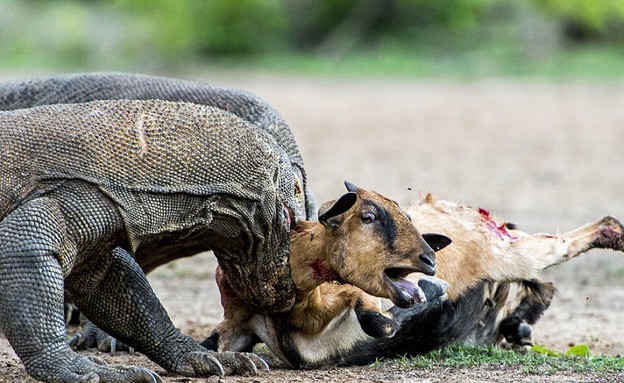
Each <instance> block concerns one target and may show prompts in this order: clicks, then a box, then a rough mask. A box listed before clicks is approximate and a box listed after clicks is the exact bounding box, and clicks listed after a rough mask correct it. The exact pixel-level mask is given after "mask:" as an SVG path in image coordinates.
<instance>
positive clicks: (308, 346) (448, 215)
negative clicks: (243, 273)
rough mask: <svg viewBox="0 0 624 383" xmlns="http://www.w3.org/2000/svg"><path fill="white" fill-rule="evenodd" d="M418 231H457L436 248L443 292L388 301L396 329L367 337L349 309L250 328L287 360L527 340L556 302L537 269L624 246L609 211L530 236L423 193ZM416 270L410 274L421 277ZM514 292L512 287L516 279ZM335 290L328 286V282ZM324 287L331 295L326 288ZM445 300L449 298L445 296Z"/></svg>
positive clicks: (360, 360) (336, 359) (320, 360)
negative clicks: (416, 300) (301, 325)
mask: <svg viewBox="0 0 624 383" xmlns="http://www.w3.org/2000/svg"><path fill="white" fill-rule="evenodd" d="M406 210H407V213H408V214H409V215H410V216H411V217H412V221H413V223H414V225H415V226H416V227H418V228H419V230H420V231H423V232H436V233H440V234H443V235H446V236H448V237H450V238H452V239H453V245H452V246H448V247H446V248H444V249H442V250H440V252H439V253H438V254H437V263H436V265H437V266H436V276H437V277H439V278H441V279H443V280H446V281H448V282H449V288H448V290H447V292H446V295H445V296H444V297H441V298H437V299H430V300H428V301H427V302H424V303H422V304H419V305H414V306H412V307H409V308H401V307H397V306H396V305H395V306H393V307H390V308H389V310H388V311H386V312H385V313H384V314H385V316H386V317H390V318H392V320H393V321H395V324H396V333H395V335H394V336H393V337H391V338H389V337H377V338H375V337H371V336H369V335H367V334H366V333H365V332H364V331H362V329H361V328H360V324H359V322H358V320H357V315H356V313H355V312H354V309H352V308H345V310H343V311H341V312H340V314H338V315H336V316H335V317H334V318H333V320H331V322H330V323H328V324H327V325H326V326H325V327H324V328H323V330H322V331H321V332H319V333H316V334H305V333H302V332H301V331H297V330H296V329H293V328H291V327H289V325H288V323H287V321H285V320H284V319H283V318H282V317H279V316H272V315H271V316H269V315H264V314H254V315H253V317H252V318H251V320H250V321H249V323H250V324H251V326H252V327H253V329H254V333H255V334H257V335H258V337H259V338H260V339H261V340H262V341H263V342H264V343H266V344H267V345H268V346H269V349H270V350H271V351H272V352H273V353H274V354H275V355H276V356H277V357H278V358H279V359H280V360H281V361H282V362H284V364H286V365H287V366H290V367H299V368H300V367H314V366H320V365H353V364H364V363H370V362H372V361H374V360H375V359H376V358H380V357H395V356H397V355H406V354H408V355H415V354H422V353H426V352H429V351H431V350H433V349H436V348H440V347H443V346H446V345H449V344H453V343H464V344H471V345H477V344H497V343H499V342H501V341H502V340H503V339H506V340H507V341H508V342H511V343H515V344H519V345H525V344H531V342H532V340H531V324H534V323H535V322H536V321H537V320H538V319H539V317H540V316H541V315H542V313H543V312H544V311H545V310H546V309H547V308H548V306H549V305H550V302H551V299H552V297H553V294H554V293H555V288H554V286H553V285H552V283H549V282H545V281H541V280H539V279H537V277H538V276H539V274H540V272H541V271H542V270H544V269H546V268H548V267H550V266H553V265H557V264H559V263H562V262H565V261H567V260H569V259H571V258H574V257H576V256H578V255H580V254H582V253H584V252H586V251H588V250H590V249H593V248H605V249H612V250H617V251H624V240H623V233H624V227H622V225H621V224H620V222H618V221H617V220H616V219H614V218H612V217H605V218H602V219H600V220H598V221H595V222H593V223H590V224H587V225H584V226H582V227H580V228H578V229H575V230H572V231H569V232H566V233H563V234H559V235H550V234H532V235H531V234H527V233H524V232H522V231H520V230H517V229H516V228H515V226H513V225H509V224H498V223H496V221H495V220H494V219H493V218H492V216H491V215H490V213H489V212H488V211H487V210H484V209H477V208H473V207H470V206H466V205H461V204H456V203H452V202H448V201H443V200H437V199H436V198H434V197H433V196H432V195H431V194H427V195H426V196H425V197H424V198H422V199H421V200H420V202H418V203H415V204H412V205H411V206H410V207H408V208H407V209H406ZM418 278H420V276H418V274H417V273H415V274H412V275H409V276H406V277H405V279H406V280H410V281H412V283H414V281H416V280H418ZM513 286H517V288H518V292H517V294H516V295H515V296H514V295H511V287H513ZM328 290H331V286H328ZM322 293H323V294H331V292H328V291H322ZM445 298H446V299H445Z"/></svg>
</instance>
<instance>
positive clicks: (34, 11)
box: [0, 0, 624, 74]
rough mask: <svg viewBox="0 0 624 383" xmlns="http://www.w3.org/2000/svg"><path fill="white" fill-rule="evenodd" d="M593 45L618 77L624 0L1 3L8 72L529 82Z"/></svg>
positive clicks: (1, 41) (1, 62)
mask: <svg viewBox="0 0 624 383" xmlns="http://www.w3.org/2000/svg"><path fill="white" fill-rule="evenodd" d="M588 42H590V43H591V44H592V47H591V52H594V53H595V52H607V53H606V55H605V57H606V58H607V61H608V63H607V64H605V65H606V66H607V67H609V68H611V67H614V66H617V64H611V61H612V60H615V61H618V60H620V59H621V58H622V57H621V56H618V54H617V53H613V52H617V51H618V50H621V48H622V46H623V45H624V0H531V1H515V0H444V1H440V0H383V1H381V0H237V1H232V0H82V1H80V0H21V1H20V0H0V66H4V67H37V66H61V67H63V68H68V69H75V68H91V69H102V68H107V69H108V68H121V69H124V68H134V67H141V68H142V69H170V68H176V67H184V66H185V65H189V64H190V63H201V62H206V61H210V62H223V61H225V62H233V61H232V60H234V61H235V62H238V63H241V62H242V63H250V62H254V63H260V64H261V65H268V66H271V65H274V64H277V66H278V67H279V66H280V63H281V64H282V65H281V66H283V64H284V63H289V62H290V63H295V64H296V63H299V62H301V61H302V60H308V62H309V63H311V64H310V65H313V64H314V63H323V62H331V61H333V62H355V63H356V66H358V65H359V66H364V67H366V66H367V65H366V64H363V62H364V61H366V60H369V59H370V64H369V65H370V66H374V65H375V61H376V60H377V61H379V62H380V63H381V64H382V66H383V65H388V66H390V67H391V66H392V65H396V67H397V70H400V69H401V68H406V72H409V71H410V70H413V71H415V72H419V71H420V72H425V73H424V74H426V72H427V71H434V72H435V71H437V70H439V69H440V68H441V69H442V70H444V68H446V67H449V68H456V69H457V68H463V67H466V68H471V69H470V71H472V72H477V73H481V72H484V73H488V72H494V73H500V72H501V71H503V72H506V71H509V72H513V71H516V72H519V73H522V70H523V68H524V70H527V68H531V67H532V66H534V65H535V64H536V63H538V64H539V63H546V67H547V66H548V65H553V64H552V63H556V62H558V61H560V62H561V61H566V60H567V56H568V55H569V54H570V52H571V51H574V50H575V49H577V48H578V47H582V46H587V45H588V44H587V43H588ZM596 47H599V49H597V48H596ZM583 54H585V53H583ZM581 56H582V55H581ZM293 60H294V61H293ZM405 61H408V63H405ZM410 62H411V63H410ZM384 63H385V64H384ZM393 63H394V64H393ZM583 65H584V64H581V66H583ZM603 66H604V65H603ZM409 68H411V69H409ZM542 68H544V67H543V66H542ZM460 70H461V69H460ZM542 70H544V69H542ZM622 72H624V69H622ZM434 74H435V73H434Z"/></svg>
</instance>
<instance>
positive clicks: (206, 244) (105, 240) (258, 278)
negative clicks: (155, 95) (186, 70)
mask: <svg viewBox="0 0 624 383" xmlns="http://www.w3.org/2000/svg"><path fill="white" fill-rule="evenodd" d="M301 201H302V200H301V199H300V198H299V199H298V198H297V188H296V187H295V179H294V176H293V171H292V168H291V165H290V160H289V159H288V156H287V155H286V154H285V153H284V151H283V150H282V149H281V148H280V147H279V146H278V145H277V144H276V142H275V140H274V139H273V138H272V137H271V136H270V135H268V134H267V133H265V132H263V131H262V130H260V129H258V128H257V127H256V126H254V125H251V124H249V123H248V122H246V121H244V120H242V119H240V118H238V117H236V116H234V115H232V114H230V113H228V112H225V111H223V110H220V109H217V108H212V107H205V106H199V105H196V104H189V103H174V102H166V101H158V100H149V101H133V100H121V101H95V102H90V103H84V104H63V105H52V106H40V107H35V108H31V109H21V110H15V111H10V112H0V238H1V239H0V326H1V327H0V330H2V332H4V334H5V335H6V337H7V338H8V340H9V342H10V343H11V345H12V347H13V348H14V350H15V351H16V353H17V354H18V356H19V357H20V358H21V360H22V361H23V363H24V365H25V367H26V370H27V372H28V373H29V374H31V375H32V376H33V377H35V378H37V379H41V380H44V381H48V382H73V381H89V382H92V381H97V378H98V377H99V381H101V382H125V381H131V382H154V381H157V379H160V378H159V377H158V376H157V375H156V374H155V373H153V372H151V371H148V370H146V369H140V368H112V367H108V366H105V365H100V364H98V363H96V362H94V361H93V360H91V359H89V358H86V357H83V356H80V355H78V354H76V353H75V352H74V351H72V350H71V349H70V348H69V346H68V345H67V342H66V339H65V327H64V320H63V299H64V297H63V295H64V294H63V291H65V294H67V295H69V296H70V297H71V299H72V300H73V301H74V302H75V303H76V305H77V306H78V308H79V309H80V310H81V311H82V312H83V313H84V314H85V315H86V316H87V317H88V318H89V319H90V320H91V321H93V322H94V323H95V324H96V325H97V326H100V327H101V328H102V329H103V330H105V331H107V332H108V333H110V334H111V335H113V336H115V337H116V338H117V339H120V340H121V341H123V342H125V343H127V344H128V345H130V346H132V347H135V348H136V349H137V350H139V351H141V352H143V353H144V354H145V355H147V356H148V357H149V358H150V359H152V360H153V361H155V362H156V363H158V364H159V365H160V366H162V367H163V368H165V369H167V370H168V371H172V372H174V373H178V374H183V375H188V376H198V375H210V374H221V375H222V374H224V373H225V374H228V373H235V372H243V371H251V372H255V371H257V367H263V366H264V364H263V362H262V360H261V359H259V358H258V357H257V356H254V355H251V354H238V353H214V352H211V351H207V350H206V349H204V348H202V347H201V346H199V345H198V344H197V343H196V342H194V341H193V340H192V339H191V338H189V337H186V336H184V335H182V334H180V333H179V331H177V330H176V329H175V328H174V326H173V324H172V323H171V321H170V319H169V317H168V316H167V314H166V312H165V310H164V308H163V307H162V306H161V305H160V303H159V301H158V299H157V298H156V297H155V295H154V293H153V292H152V290H151V288H150V286H149V284H148V282H147V280H146V278H145V275H144V273H143V272H142V271H141V270H140V268H139V267H138V265H137V263H138V264H140V263H141V261H142V260H143V257H145V256H146V255H150V256H153V254H154V253H155V252H154V249H156V248H163V247H164V248H167V247H175V248H176V249H178V250H180V251H182V252H188V253H190V252H198V251H204V250H208V249H212V250H213V251H214V253H215V255H216V257H217V260H218V262H219V265H220V266H221V268H222V269H223V271H224V272H225V275H226V278H227V280H228V282H229V283H231V284H232V285H234V286H235V288H236V289H237V292H238V293H239V294H240V295H242V296H243V297H244V299H245V300H247V301H248V302H249V303H250V304H251V305H253V306H255V307H257V308H259V309H260V310H263V311H267V312H271V311H272V312H278V311H280V310H281V311H283V310H287V309H289V307H290V306H291V305H292V302H293V300H294V289H293V283H292V279H291V278H290V270H289V268H288V253H289V245H288V244H289V236H288V232H289V227H290V224H291V222H292V217H291V216H292V215H293V212H295V211H301V209H302V207H301ZM124 249H125V250H124ZM156 253H157V252H156ZM132 255H134V256H135V257H136V261H135V259H133V258H132ZM156 263H158V261H156Z"/></svg>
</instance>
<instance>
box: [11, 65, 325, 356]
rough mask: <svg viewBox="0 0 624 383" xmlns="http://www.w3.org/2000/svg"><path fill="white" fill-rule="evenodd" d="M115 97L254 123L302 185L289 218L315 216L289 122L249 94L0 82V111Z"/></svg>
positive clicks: (164, 257) (90, 339)
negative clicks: (210, 110) (187, 106)
mask: <svg viewBox="0 0 624 383" xmlns="http://www.w3.org/2000/svg"><path fill="white" fill-rule="evenodd" d="M120 99H137V100H146V99H159V100H168V101H184V102H192V103H196V104H202V105H208V106H214V107H218V108H220V109H223V110H226V111H228V112H230V113H233V114H235V115H237V116H238V117H240V118H242V119H245V120H247V121H249V122H250V123H252V124H254V125H256V126H257V127H259V128H260V129H262V130H264V131H265V132H267V133H269V134H270V135H271V136H272V137H273V138H274V139H275V141H276V142H277V144H278V145H279V146H280V147H281V148H282V149H283V150H284V151H285V152H286V154H287V155H288V158H289V159H290V163H291V166H292V169H293V172H294V174H295V177H296V178H297V180H298V182H297V183H296V185H297V187H301V188H302V189H303V194H302V195H301V196H302V198H303V202H302V205H300V206H301V207H302V208H301V209H297V210H295V212H294V213H295V221H299V220H300V219H304V218H305V219H314V218H315V216H316V205H315V201H314V195H313V193H312V192H311V191H310V189H309V187H308V184H307V178H306V173H305V169H304V165H303V159H302V157H301V153H300V152H299V148H298V146H297V143H296V141H295V138H294V135H293V133H292V131H291V130H290V127H289V126H288V124H287V123H286V121H285V120H284V119H283V118H282V117H281V116H280V115H279V113H278V112H277V111H276V110H275V109H273V108H272V107H271V106H270V105H269V104H268V103H266V102H265V101H264V100H262V99H260V98H259V97H257V96H256V95H254V94H252V93H249V92H246V91H243V90H239V89H233V88H222V87H216V86H211V85H209V84H206V83H204V82H199V81H188V80H180V79H173V78H166V77H158V76H148V75H140V74H129V73H82V74H69V75H58V76H51V77H39V78H33V79H27V80H18V81H11V82H5V83H1V84H0V110H13V109H22V108H30V107H33V106H39V105H50V104H65V103H80V102H88V101H96V100H120ZM194 254H195V252H194V251H193V249H184V248H183V245H181V244H179V243H176V244H175V245H173V246H170V245H167V246H161V247H160V248H153V249H152V250H151V253H149V254H148V253H145V254H144V256H142V257H141V258H139V259H137V260H138V262H139V265H140V266H141V268H142V269H143V271H144V272H145V273H149V272H150V271H152V270H153V269H154V268H156V267H157V266H160V265H162V264H164V263H167V262H170V261H172V260H174V259H177V258H180V257H183V256H190V255H194ZM77 335H79V336H80V338H74V339H72V342H76V343H77V344H78V345H95V344H96V343H98V344H99V348H100V349H101V350H107V349H108V348H109V347H110V348H111V351H114V349H115V348H116V347H117V348H123V347H124V346H123V345H121V344H119V343H118V342H113V343H112V344H111V343H110V342H107V341H110V340H111V339H107V338H105V334H103V333H101V332H100V331H99V330H98V329H97V328H95V327H93V326H91V325H87V326H86V327H85V328H84V331H83V332H82V333H79V334H77ZM115 345H117V346H115Z"/></svg>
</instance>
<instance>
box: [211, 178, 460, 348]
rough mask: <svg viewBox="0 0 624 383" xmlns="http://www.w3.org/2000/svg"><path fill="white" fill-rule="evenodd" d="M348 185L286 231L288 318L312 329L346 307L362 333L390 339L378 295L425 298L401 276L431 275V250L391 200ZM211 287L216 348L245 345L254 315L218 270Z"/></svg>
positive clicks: (438, 240)
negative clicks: (292, 292) (220, 316)
mask: <svg viewBox="0 0 624 383" xmlns="http://www.w3.org/2000/svg"><path fill="white" fill-rule="evenodd" d="M346 186H347V189H348V190H349V193H347V194H345V195H344V196H342V197H341V198H340V199H338V200H336V201H331V202H328V203H326V204H324V205H323V207H322V208H321V209H320V211H319V222H309V221H302V222H298V223H297V224H296V225H295V227H294V229H293V230H291V234H290V266H291V273H292V278H293V280H294V282H295V286H296V288H297V299H296V302H295V305H294V307H293V308H292V309H291V311H290V312H289V314H288V322H289V325H290V326H291V327H292V328H294V329H297V331H300V332H302V333H304V334H316V333H318V332H320V331H321V330H323V328H325V326H326V325H327V323H329V322H330V321H331V320H332V319H334V318H335V317H336V316H337V315H339V314H340V313H341V312H343V311H345V309H351V310H354V311H355V312H356V313H357V315H358V318H359V319H360V320H361V322H362V323H363V324H362V327H363V329H364V331H365V332H366V333H367V334H369V335H372V336H385V337H388V336H392V335H393V334H394V323H393V321H392V320H391V319H390V318H387V317H385V316H383V313H382V309H381V301H380V299H379V298H377V297H383V298H387V299H390V300H391V301H392V302H393V303H394V304H395V305H398V306H400V307H409V306H411V305H413V304H414V303H417V302H418V303H422V302H424V301H425V299H426V298H425V295H424V293H423V292H422V290H421V289H420V287H418V285H417V283H415V284H412V283H411V282H409V281H407V280H405V279H404V277H405V276H407V275H408V274H411V273H413V272H422V273H425V274H433V273H434V271H435V253H434V250H433V249H432V248H431V246H430V245H429V243H428V242H427V241H426V240H425V239H424V238H423V236H421V235H420V234H419V233H418V230H417V229H416V228H415V227H414V225H412V224H411V222H410V220H409V217H408V216H407V215H406V213H405V212H404V211H403V210H401V208H400V207H399V205H398V204H397V203H396V202H394V201H392V200H390V199H388V198H386V197H384V196H382V195H381V194H379V193H376V192H373V191H367V190H364V189H361V188H357V187H355V186H354V185H352V184H349V183H346ZM426 236H427V238H428V241H429V242H431V243H432V246H434V247H435V248H441V247H444V246H445V245H446V244H448V243H450V240H449V239H448V238H447V237H444V236H440V235H435V234H427V235H426ZM338 281H339V282H342V283H338ZM217 284H218V285H219V288H220V290H221V296H222V304H223V307H224V310H225V319H224V320H223V321H222V322H221V323H220V324H219V325H218V327H217V329H216V330H215V334H219V336H218V339H213V342H214V343H216V347H217V349H219V350H234V349H237V350H244V349H246V348H247V347H248V346H249V343H250V342H252V340H253V339H254V336H253V334H252V332H253V331H251V330H250V328H249V325H248V324H247V322H248V321H249V319H250V318H251V316H252V315H253V314H254V313H253V312H252V311H249V310H248V309H247V308H246V307H245V306H243V303H242V302H241V301H239V300H238V299H237V298H236V292H235V291H232V290H231V288H230V287H229V283H228V281H227V280H225V278H224V276H223V273H222V272H221V271H220V270H217ZM355 286H357V287H355ZM364 291H365V292H367V293H368V294H365V293H364ZM369 294H370V295H369ZM366 324H371V325H372V327H371V326H367V325H366Z"/></svg>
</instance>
